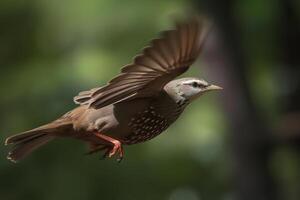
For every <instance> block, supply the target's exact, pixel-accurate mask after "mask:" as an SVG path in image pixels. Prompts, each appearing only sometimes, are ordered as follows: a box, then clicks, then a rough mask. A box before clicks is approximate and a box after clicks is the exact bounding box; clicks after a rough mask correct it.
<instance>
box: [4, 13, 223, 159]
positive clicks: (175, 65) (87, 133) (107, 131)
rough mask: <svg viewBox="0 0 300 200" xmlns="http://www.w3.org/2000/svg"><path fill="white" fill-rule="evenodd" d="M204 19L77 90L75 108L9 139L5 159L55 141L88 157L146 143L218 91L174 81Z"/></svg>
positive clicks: (119, 153)
mask: <svg viewBox="0 0 300 200" xmlns="http://www.w3.org/2000/svg"><path fill="white" fill-rule="evenodd" d="M208 29H209V27H208V26H207V23H206V20H204V19H199V18H194V19H190V20H187V21H185V22H180V23H177V24H176V26H175V28H174V29H173V30H168V31H165V32H163V33H162V34H161V36H160V37H159V38H157V39H153V40H152V41H151V42H150V44H149V46H147V47H145V48H144V49H143V50H142V52H141V54H139V55H137V56H136V57H135V58H134V59H133V61H132V63H130V64H128V65H126V66H124V67H123V68H122V69H121V72H120V74H119V75H118V76H116V77H114V78H113V79H112V80H110V81H109V82H108V83H107V84H106V85H104V86H102V87H97V88H93V89H90V90H87V91H83V92H80V93H79V94H78V95H77V96H75V97H74V102H75V103H76V104H78V106H77V107H76V108H75V109H73V110H71V111H69V112H67V113H66V114H64V115H63V116H61V117H60V118H58V119H56V120H54V121H52V122H50V123H48V124H46V125H43V126H40V127H38V128H35V129H32V130H29V131H26V132H22V133H20V134H17V135H13V136H11V137H8V138H7V139H6V141H5V144H6V145H12V149H11V151H10V152H9V153H8V156H7V158H8V159H9V160H11V161H13V162H17V161H19V160H21V159H22V158H24V157H25V156H27V155H28V154H30V153H31V152H32V151H33V150H35V149H37V148H39V147H40V146H42V145H44V144H46V143H48V142H49V141H51V140H54V139H55V138H60V137H66V138H75V139H78V140H82V141H84V142H86V143H88V145H89V152H88V154H91V153H95V152H98V151H104V157H113V156H116V158H117V160H118V161H120V160H121V159H122V158H123V156H124V151H123V145H131V144H136V143H141V142H145V141H147V140H150V139H152V138H154V137H156V136H157V135H159V134H160V133H162V132H163V131H164V130H166V129H167V128H168V127H169V126H170V125H171V124H172V123H174V122H175V121H176V120H177V119H178V117H179V116H180V115H181V113H182V112H183V111H184V109H185V108H186V106H187V105H188V104H189V103H191V102H192V101H193V100H195V99H197V98H198V97H200V96H201V95H202V94H204V93H206V92H208V91H212V90H220V89H222V88H221V87H219V86H216V85H212V84H209V83H208V82H206V81H205V80H203V79H199V78H181V79H175V78H176V77H177V76H179V75H181V74H183V73H184V72H185V71H187V70H188V68H189V67H190V65H191V64H193V63H194V61H195V60H196V58H197V57H198V55H199V53H200V51H201V49H202V47H203V43H204V40H205V37H206V35H207V33H208Z"/></svg>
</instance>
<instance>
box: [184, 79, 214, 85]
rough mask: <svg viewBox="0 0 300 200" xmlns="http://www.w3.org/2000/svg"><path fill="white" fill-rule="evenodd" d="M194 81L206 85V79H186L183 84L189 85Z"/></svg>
mask: <svg viewBox="0 0 300 200" xmlns="http://www.w3.org/2000/svg"><path fill="white" fill-rule="evenodd" d="M194 82H197V83H198V84H199V85H204V86H207V85H208V83H207V82H206V81H203V80H187V81H185V82H184V83H183V84H185V85H191V84H193V83H194Z"/></svg>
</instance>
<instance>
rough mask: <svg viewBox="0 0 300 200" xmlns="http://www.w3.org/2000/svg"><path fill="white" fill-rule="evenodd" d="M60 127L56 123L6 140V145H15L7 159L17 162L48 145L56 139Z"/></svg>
mask: <svg viewBox="0 0 300 200" xmlns="http://www.w3.org/2000/svg"><path fill="white" fill-rule="evenodd" d="M59 127H60V126H58V125H57V124H56V123H53V122H52V123H50V124H46V125H44V126H41V127H38V128H35V129H32V130H29V131H26V132H23V133H20V134H17V135H13V136H11V137H8V138H7V139H6V140H5V145H10V144H11V145H13V148H12V150H11V151H10V152H9V153H8V155H7V159H9V160H10V161H12V162H17V161H19V160H21V159H23V158H24V157H26V156H27V155H29V154H30V153H31V152H32V151H34V150H35V149H37V148H39V147H41V146H42V145H44V144H46V143H48V142H49V141H51V140H53V139H54V138H55V137H56V135H57V134H56V133H57V132H59Z"/></svg>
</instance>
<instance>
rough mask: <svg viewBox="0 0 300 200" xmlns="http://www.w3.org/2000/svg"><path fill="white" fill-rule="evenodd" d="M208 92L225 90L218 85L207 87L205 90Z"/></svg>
mask: <svg viewBox="0 0 300 200" xmlns="http://www.w3.org/2000/svg"><path fill="white" fill-rule="evenodd" d="M205 90H206V91H211V90H223V88H221V87H220V86H217V85H209V86H207V87H206V89H205Z"/></svg>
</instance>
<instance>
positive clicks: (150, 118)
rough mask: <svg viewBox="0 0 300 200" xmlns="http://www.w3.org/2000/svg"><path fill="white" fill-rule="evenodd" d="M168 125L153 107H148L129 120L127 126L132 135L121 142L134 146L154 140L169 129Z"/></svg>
mask: <svg viewBox="0 0 300 200" xmlns="http://www.w3.org/2000/svg"><path fill="white" fill-rule="evenodd" d="M169 125H170V123H168V120H167V119H165V118H164V116H162V115H161V114H159V113H158V112H157V111H156V110H155V108H154V107H153V106H149V107H148V108H147V109H146V110H145V111H142V112H140V113H138V114H137V115H135V116H134V117H133V118H131V120H130V122H129V124H128V126H129V127H130V128H131V130H132V133H131V134H129V135H128V136H127V137H125V139H123V142H124V143H125V144H136V143H140V142H144V141H147V140H150V139H152V138H154V137H155V136H157V135H159V134H160V133H161V132H163V131H164V130H166V129H167V128H168V127H169Z"/></svg>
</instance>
